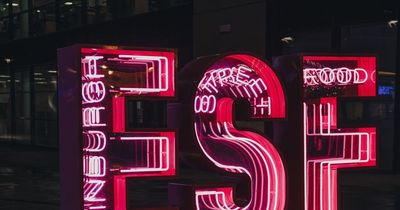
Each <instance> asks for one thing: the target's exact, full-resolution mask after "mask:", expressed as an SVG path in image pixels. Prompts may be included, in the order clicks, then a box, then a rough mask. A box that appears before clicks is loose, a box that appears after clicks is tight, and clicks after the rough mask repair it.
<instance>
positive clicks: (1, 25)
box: [0, 18, 9, 42]
mask: <svg viewBox="0 0 400 210" xmlns="http://www.w3.org/2000/svg"><path fill="white" fill-rule="evenodd" d="M8 24H9V19H8V18H0V42H6V41H7V40H8V39H9V38H8V37H9V36H8Z"/></svg>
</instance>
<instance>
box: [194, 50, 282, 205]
mask: <svg viewBox="0 0 400 210" xmlns="http://www.w3.org/2000/svg"><path fill="white" fill-rule="evenodd" d="M221 66H222V67H221ZM283 96H284V95H283V90H282V87H281V84H280V82H279V80H278V78H277V77H276V75H275V73H274V72H273V70H272V69H271V68H270V67H269V66H268V65H267V64H266V63H264V62H262V61H261V60H259V59H257V58H254V57H252V56H249V55H231V56H227V57H224V58H222V59H221V60H219V61H217V62H216V63H215V64H213V65H212V66H211V67H210V68H209V69H208V70H207V71H206V73H205V74H204V77H203V79H202V80H201V81H200V83H199V85H198V89H197V91H196V96H195V100H194V110H195V119H196V121H195V123H194V127H195V133H196V138H197V140H198V142H199V145H200V148H201V149H202V151H203V153H204V154H205V155H206V156H207V158H208V159H209V160H211V161H212V162H213V163H214V164H215V165H216V166H217V167H219V168H222V169H224V170H226V171H229V172H232V173H244V174H247V175H248V176H249V177H250V180H251V183H250V185H251V200H250V201H249V202H248V204H247V205H246V206H244V207H240V206H237V205H236V204H235V203H234V200H233V193H232V192H233V190H232V189H231V188H212V189H210V188H204V189H201V188H199V189H196V208H197V209H199V210H206V209H249V210H253V209H269V210H270V209H271V210H272V209H274V210H275V209H284V206H285V196H286V192H285V170H284V167H283V163H282V160H281V158H280V156H279V153H278V152H277V151H276V149H275V147H274V146H273V145H272V144H271V143H270V142H269V141H268V139H266V138H265V137H263V136H261V135H259V134H257V133H253V132H249V131H239V130H237V129H236V128H235V127H234V126H233V121H232V106H233V102H234V100H235V99H239V98H244V99H247V100H248V101H249V103H250V105H251V108H252V109H253V112H252V117H253V118H283V117H285V112H284V110H285V99H284V97H283Z"/></svg>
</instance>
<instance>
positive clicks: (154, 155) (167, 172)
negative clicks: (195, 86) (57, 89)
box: [60, 47, 176, 210]
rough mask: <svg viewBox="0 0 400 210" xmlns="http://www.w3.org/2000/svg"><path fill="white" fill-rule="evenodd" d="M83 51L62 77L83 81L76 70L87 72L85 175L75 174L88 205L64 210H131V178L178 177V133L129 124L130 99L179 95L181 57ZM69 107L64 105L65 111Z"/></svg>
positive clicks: (71, 205)
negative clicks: (177, 70)
mask: <svg viewBox="0 0 400 210" xmlns="http://www.w3.org/2000/svg"><path fill="white" fill-rule="evenodd" d="M78 51H79V53H78V54H79V57H78V58H77V60H80V63H81V65H80V66H76V67H75V68H68V67H69V66H68V67H67V68H65V67H64V69H62V70H60V76H61V77H63V76H65V77H74V78H77V76H76V72H81V76H80V78H81V84H82V85H81V88H80V89H81V90H80V92H81V94H80V95H81V102H80V106H81V113H80V115H81V122H82V124H81V128H80V129H78V131H79V130H80V131H81V134H80V135H81V137H80V138H78V139H82V141H81V143H80V145H81V147H80V151H79V153H80V154H81V155H80V156H81V163H78V162H76V166H78V167H75V168H76V169H77V168H79V166H81V171H80V175H78V174H75V175H77V176H79V177H82V180H83V181H82V182H81V183H82V185H81V186H80V189H74V190H75V192H81V193H82V194H81V195H82V198H83V199H82V200H83V202H78V203H76V202H75V203H74V202H71V203H65V202H63V204H64V206H62V208H63V209H84V210H90V209H118V210H125V209H127V207H126V179H128V178H135V177H165V176H167V177H168V176H174V175H175V173H176V163H175V162H176V159H175V132H174V131H168V130H165V129H163V131H159V130H157V129H151V130H150V129H145V130H140V129H135V130H127V129H126V126H125V125H126V122H125V110H126V107H125V104H126V103H125V98H126V97H130V98H138V97H146V98H164V99H168V98H171V97H173V96H174V94H175V84H174V73H175V72H174V71H175V63H174V62H175V53H174V52H173V51H143V50H141V51H140V50H119V49H101V48H85V47H82V48H80V47H78ZM61 59H62V58H61ZM71 69H80V70H77V71H71ZM71 74H72V75H73V76H71ZM62 88H63V87H62V85H61V89H62ZM75 89H76V90H77V89H78V88H75ZM75 89H74V90H75ZM74 97H76V95H75V96H74ZM78 98H79V97H78ZM71 100H74V101H73V102H74V103H76V102H75V101H76V99H75V98H71ZM67 103H68V102H67ZM71 103H72V102H71ZM68 108H69V107H65V108H64V107H63V106H61V112H63V110H66V109H68ZM76 120H79V119H75V121H76ZM68 126H70V125H65V127H68ZM67 135H68V134H65V135H63V136H60V139H61V141H63V142H66V141H71V139H66V138H65V136H67ZM121 157H123V158H121ZM124 158H125V159H127V160H124ZM71 162H74V160H73V159H71ZM64 165H66V163H64ZM71 168H72V167H71ZM75 168H74V170H73V171H76V169H75ZM74 173H78V172H74Z"/></svg>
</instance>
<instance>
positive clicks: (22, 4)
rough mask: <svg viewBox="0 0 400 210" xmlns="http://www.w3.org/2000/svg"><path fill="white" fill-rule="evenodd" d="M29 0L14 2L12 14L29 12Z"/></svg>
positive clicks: (16, 0)
mask: <svg viewBox="0 0 400 210" xmlns="http://www.w3.org/2000/svg"><path fill="white" fill-rule="evenodd" d="M28 2H29V0H12V12H13V13H19V12H22V11H27V10H28Z"/></svg>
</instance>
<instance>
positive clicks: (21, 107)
mask: <svg viewBox="0 0 400 210" xmlns="http://www.w3.org/2000/svg"><path fill="white" fill-rule="evenodd" d="M30 100H31V96H30V93H16V94H15V112H16V117H17V119H29V118H30V116H31V103H30Z"/></svg>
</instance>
